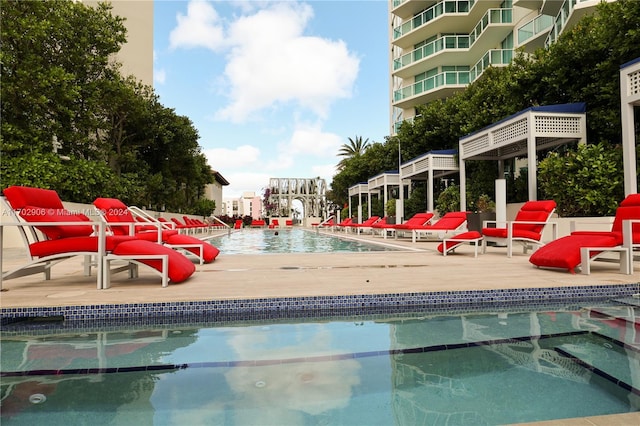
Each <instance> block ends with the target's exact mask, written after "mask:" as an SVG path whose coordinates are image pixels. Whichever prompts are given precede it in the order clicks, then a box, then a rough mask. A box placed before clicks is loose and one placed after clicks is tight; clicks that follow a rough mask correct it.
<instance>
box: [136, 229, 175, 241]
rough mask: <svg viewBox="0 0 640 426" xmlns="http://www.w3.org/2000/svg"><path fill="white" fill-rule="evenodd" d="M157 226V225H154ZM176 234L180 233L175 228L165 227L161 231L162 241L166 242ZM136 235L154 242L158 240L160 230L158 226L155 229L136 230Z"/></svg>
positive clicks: (140, 238)
mask: <svg viewBox="0 0 640 426" xmlns="http://www.w3.org/2000/svg"><path fill="white" fill-rule="evenodd" d="M153 228H155V226H153ZM174 235H178V231H176V230H175V229H164V230H162V231H161V232H160V242H164V243H166V242H167V241H168V240H169V238H171V237H173V236H174ZM135 237H136V238H138V239H139V240H145V241H151V242H154V243H157V242H158V230H157V228H156V229H155V230H153V231H145V232H136V234H135Z"/></svg>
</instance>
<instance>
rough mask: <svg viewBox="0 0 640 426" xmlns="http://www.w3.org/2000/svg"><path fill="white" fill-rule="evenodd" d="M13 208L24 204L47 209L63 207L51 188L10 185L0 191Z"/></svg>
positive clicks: (17, 208)
mask: <svg viewBox="0 0 640 426" xmlns="http://www.w3.org/2000/svg"><path fill="white" fill-rule="evenodd" d="M2 192H3V194H4V195H5V197H7V201H8V202H9V204H10V205H11V207H13V208H14V209H15V210H19V209H21V208H23V207H25V206H37V207H44V208H49V209H63V208H64V206H63V205H62V201H61V200H60V197H59V196H58V193H57V192H56V191H54V190H51V189H42V188H31V187H28V186H10V187H8V188H6V189H5V190H4V191H2Z"/></svg>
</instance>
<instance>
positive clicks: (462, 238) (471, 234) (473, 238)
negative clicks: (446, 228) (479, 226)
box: [438, 216, 482, 257]
mask: <svg viewBox="0 0 640 426" xmlns="http://www.w3.org/2000/svg"><path fill="white" fill-rule="evenodd" d="M443 217H444V216H443ZM481 241H482V234H481V233H479V232H478V231H467V232H463V233H462V234H458V235H454V236H453V237H451V238H445V239H443V240H442V242H441V243H440V245H438V251H439V252H440V253H442V255H443V256H446V255H447V253H450V252H453V251H454V250H455V249H456V248H457V247H458V246H459V245H460V244H465V243H466V244H472V245H473V246H474V257H478V245H479V244H480V242H481Z"/></svg>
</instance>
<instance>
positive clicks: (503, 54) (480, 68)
mask: <svg viewBox="0 0 640 426" xmlns="http://www.w3.org/2000/svg"><path fill="white" fill-rule="evenodd" d="M512 59H513V49H491V50H489V51H488V52H487V53H485V54H484V56H483V57H482V58H480V60H479V61H478V62H476V64H475V65H474V66H473V68H471V71H470V76H469V78H470V80H471V81H472V82H473V81H474V80H476V79H477V78H478V77H480V76H481V75H482V73H483V72H484V71H485V70H486V69H487V68H489V67H490V66H498V65H500V66H505V65H509V64H510V63H511V60H512Z"/></svg>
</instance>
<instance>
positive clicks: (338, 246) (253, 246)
mask: <svg viewBox="0 0 640 426" xmlns="http://www.w3.org/2000/svg"><path fill="white" fill-rule="evenodd" d="M208 241H210V242H211V244H213V245H214V246H216V247H218V248H219V249H220V252H221V253H224V254H225V255H228V254H269V253H327V252H369V251H389V250H398V249H399V248H401V247H398V246H393V245H391V244H385V243H383V242H381V243H380V244H372V243H366V242H363V241H362V240H357V239H354V238H349V237H348V236H344V235H343V236H338V235H337V234H336V235H331V234H327V233H320V232H316V231H312V230H308V229H301V228H291V229H250V228H244V229H241V230H233V231H232V232H231V233H229V234H225V235H221V236H217V237H215V238H211V239H209V240H208ZM405 250H406V249H405Z"/></svg>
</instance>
